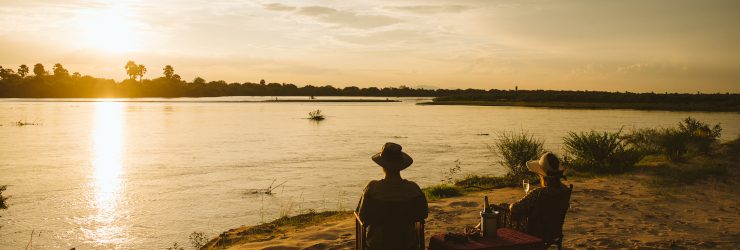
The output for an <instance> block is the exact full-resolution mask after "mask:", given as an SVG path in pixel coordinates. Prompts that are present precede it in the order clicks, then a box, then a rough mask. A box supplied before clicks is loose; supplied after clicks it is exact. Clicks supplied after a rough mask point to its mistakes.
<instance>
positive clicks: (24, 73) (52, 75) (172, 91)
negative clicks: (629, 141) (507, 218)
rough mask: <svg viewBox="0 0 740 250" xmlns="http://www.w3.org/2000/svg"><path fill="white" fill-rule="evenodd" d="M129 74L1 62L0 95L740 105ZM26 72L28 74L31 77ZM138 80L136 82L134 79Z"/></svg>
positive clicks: (642, 96)
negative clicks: (120, 76) (8, 65)
mask: <svg viewBox="0 0 740 250" xmlns="http://www.w3.org/2000/svg"><path fill="white" fill-rule="evenodd" d="M123 69H125V70H126V74H127V75H128V76H129V78H128V79H125V80H123V81H120V82H116V81H114V80H113V79H104V78H95V77H92V76H89V75H85V76H83V75H81V74H80V73H79V72H74V73H71V74H70V73H69V70H67V69H65V68H64V66H62V65H61V64H60V63H57V64H54V66H53V67H52V69H51V71H48V70H46V69H45V67H44V65H42V64H40V63H37V64H35V65H34V66H33V70H32V71H31V69H30V68H29V67H28V66H26V65H25V64H24V65H20V66H19V67H18V69H17V70H14V69H11V68H3V67H2V66H0V97H1V98H135V97H215V96H383V97H400V96H417V97H421V96H428V97H438V98H436V99H435V101H492V102H496V101H510V102H511V101H514V102H592V103H678V104H681V103H696V102H701V103H716V104H718V105H732V106H738V105H740V95H738V94H730V93H725V94H720V93H715V94H699V93H697V94H679V93H665V94H663V93H631V92H624V93H620V92H604V91H568V90H563V91H558V90H499V89H490V90H484V89H471V88H469V89H436V90H433V89H413V88H409V87H406V86H404V85H401V86H399V87H384V88H377V87H368V88H359V87H355V86H349V87H345V88H336V87H333V86H331V85H326V86H313V85H306V86H303V87H298V86H296V85H294V84H290V83H288V84H286V83H276V82H273V83H267V82H266V81H265V80H264V79H263V80H261V81H260V82H258V83H252V82H244V83H238V82H234V83H227V82H226V81H223V80H219V81H210V82H207V81H206V80H205V79H203V78H201V77H196V78H194V79H193V80H192V81H190V82H188V81H185V80H183V79H181V77H180V75H178V74H175V69H174V68H173V67H172V66H171V65H166V66H165V67H164V68H162V75H161V76H160V77H157V78H154V79H144V78H143V77H144V74H146V73H147V68H146V67H145V66H144V65H142V64H136V62H134V61H129V62H127V63H126V65H125V66H124V67H123ZM31 72H32V73H33V75H31ZM137 78H138V80H137Z"/></svg>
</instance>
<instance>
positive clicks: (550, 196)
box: [495, 153, 571, 237]
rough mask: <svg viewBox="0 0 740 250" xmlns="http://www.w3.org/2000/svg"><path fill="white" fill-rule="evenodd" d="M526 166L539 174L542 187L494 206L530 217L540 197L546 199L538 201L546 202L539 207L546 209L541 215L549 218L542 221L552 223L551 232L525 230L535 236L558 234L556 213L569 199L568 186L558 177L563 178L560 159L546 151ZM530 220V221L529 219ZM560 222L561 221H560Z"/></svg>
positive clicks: (562, 211)
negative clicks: (544, 205) (511, 202)
mask: <svg viewBox="0 0 740 250" xmlns="http://www.w3.org/2000/svg"><path fill="white" fill-rule="evenodd" d="M527 168H529V171H532V172H534V173H537V174H538V175H540V181H541V183H542V187H540V188H537V189H534V190H530V191H529V192H528V193H527V195H525V196H524V198H522V199H521V200H519V201H517V202H514V204H511V205H510V206H509V205H508V204H505V203H502V204H498V205H496V206H495V207H496V208H497V209H507V208H508V210H509V211H511V214H512V217H520V216H523V217H528V218H529V217H530V216H532V215H533V213H534V212H535V207H536V205H537V204H538V201H540V200H541V199H546V201H547V202H546V203H539V204H547V205H548V207H545V208H540V209H543V211H547V212H546V213H543V215H545V214H546V215H548V216H550V218H546V219H545V220H546V221H545V222H544V223H548V224H549V223H552V224H553V225H552V226H551V227H548V228H551V229H547V230H548V231H552V232H526V233H529V234H533V235H535V236H537V237H543V236H544V235H542V234H548V235H559V234H560V233H561V232H559V231H560V230H558V229H557V228H558V227H557V225H554V224H557V218H556V217H558V215H557V214H562V213H564V212H565V210H567V207H568V201H569V199H570V192H571V190H570V188H569V187H567V186H565V184H563V183H562V182H561V181H560V178H563V179H565V175H564V171H565V169H563V167H562V166H560V160H558V158H557V157H556V156H555V155H554V154H552V153H546V154H545V155H543V156H542V158H540V160H539V161H529V162H527ZM529 222H532V221H529ZM561 223H562V222H561ZM521 226H524V227H525V228H530V227H529V226H528V225H521ZM521 230H524V228H521Z"/></svg>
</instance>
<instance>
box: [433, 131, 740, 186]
mask: <svg viewBox="0 0 740 250" xmlns="http://www.w3.org/2000/svg"><path fill="white" fill-rule="evenodd" d="M721 131H722V127H721V126H720V124H716V125H714V126H712V127H711V128H710V125H709V124H705V123H703V122H701V121H697V120H696V119H693V118H691V117H687V118H685V119H683V120H682V121H681V122H679V123H678V124H677V126H675V127H661V128H640V129H633V130H632V131H631V132H630V133H629V134H622V130H621V129H620V130H619V131H617V132H597V131H589V132H580V133H576V132H572V131H571V132H569V133H568V136H566V137H564V138H563V146H564V149H565V151H566V153H565V154H564V155H562V156H560V161H561V164H563V166H564V167H565V168H566V175H567V176H568V177H569V178H594V177H605V176H610V175H618V174H623V173H626V172H628V171H631V170H634V169H636V168H637V167H636V166H638V163H640V162H641V161H642V160H643V159H645V158H646V157H647V158H649V159H648V161H649V162H644V163H643V165H645V164H647V165H649V164H651V163H655V162H662V159H666V160H667V161H668V162H673V163H677V162H683V161H685V160H687V159H688V158H692V157H693V158H696V157H697V156H705V155H707V154H709V153H710V152H711V150H712V147H713V146H715V144H716V141H717V139H718V138H719V136H720V135H721ZM730 143H735V144H737V143H738V140H734V141H732V142H730ZM543 145H544V140H543V139H540V138H535V137H534V136H533V134H531V133H530V132H529V131H516V130H515V131H503V132H499V133H498V138H497V140H496V141H495V142H494V143H493V145H489V146H488V148H489V150H490V151H491V152H492V153H493V154H495V155H499V156H501V160H500V161H499V162H498V163H499V164H501V165H503V166H504V167H506V169H507V170H508V173H507V174H506V175H504V176H479V175H475V174H469V175H467V176H465V177H464V178H462V179H460V180H456V181H455V182H454V184H448V183H443V184H439V185H434V186H431V187H427V188H424V189H423V190H424V192H425V193H426V195H427V198H428V199H432V200H433V199H439V198H445V197H453V196H460V195H464V194H465V193H467V192H477V191H481V190H490V189H495V188H502V187H518V186H520V185H521V183H522V181H523V180H529V181H530V182H536V181H538V178H537V176H536V174H533V173H531V172H529V171H528V170H527V168H526V165H525V163H526V162H527V161H530V160H537V159H539V157H540V156H541V155H542V154H543V153H544V152H547V150H546V149H544V148H543ZM651 171H652V173H653V174H654V176H655V177H654V179H655V180H656V181H655V183H657V184H660V183H691V182H693V180H697V179H701V178H703V177H705V176H707V175H718V174H719V175H721V174H722V173H725V172H726V169H725V168H724V167H721V166H715V165H712V164H711V163H707V164H703V165H701V166H695V167H692V168H690V169H679V170H678V171H676V169H674V168H673V167H670V164H658V166H657V167H655V168H652V169H651ZM669 173H670V174H669ZM672 173H676V174H672Z"/></svg>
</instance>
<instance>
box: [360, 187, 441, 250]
mask: <svg viewBox="0 0 740 250" xmlns="http://www.w3.org/2000/svg"><path fill="white" fill-rule="evenodd" d="M365 199H366V201H367V202H368V203H369V205H370V204H371V205H370V206H371V207H372V209H370V210H369V212H370V214H367V215H366V216H365V215H364V216H365V221H364V222H363V221H362V220H361V219H360V215H359V214H358V213H357V211H355V249H357V250H365V249H369V248H368V245H367V241H366V240H367V238H366V237H367V227H368V226H369V225H380V226H382V225H398V224H411V223H413V224H414V227H415V228H416V233H415V236H416V247H414V248H413V249H418V250H424V249H425V248H426V246H425V244H424V223H425V221H424V218H426V216H427V215H426V214H424V215H423V216H421V215H418V214H411V213H412V211H414V210H413V209H411V208H412V205H411V204H412V203H414V202H415V201H414V200H415V199H425V198H424V196H423V195H422V196H421V197H417V198H415V199H412V200H409V201H405V202H392V201H382V200H376V199H373V198H369V197H366V198H365ZM416 204H418V203H416ZM380 214H382V215H383V216H378V215H380Z"/></svg>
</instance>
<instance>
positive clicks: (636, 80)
mask: <svg viewBox="0 0 740 250" xmlns="http://www.w3.org/2000/svg"><path fill="white" fill-rule="evenodd" d="M739 10H740V1H737V0H730V1H720V0H718V1H679V0H675V1H647V0H640V1H593V0H589V1H577V0H576V1H570V0H567V1H566V0H546V1H526V0H525V1H523V0H506V1H496V0H427V1H414V0H396V1H382V0H375V1H367V0H345V1H329V0H327V1H321V0H319V1H248V0H230V1H227V0H215V1H202V0H182V1H175V0H141V1H138V0H123V1H105V0H99V1H95V0H34V1H30V0H2V1H0V24H1V25H0V65H1V66H3V67H5V68H13V69H17V68H18V66H19V65H20V64H26V65H29V66H32V65H33V64H35V63H43V64H44V65H45V66H46V67H47V69H51V67H52V66H53V65H54V63H61V64H62V65H64V67H65V68H67V69H68V70H69V71H70V72H80V73H81V74H83V75H92V76H94V77H104V78H113V79H115V80H117V81H120V80H123V79H125V78H126V72H125V69H124V66H125V64H126V62H127V61H130V60H133V61H135V62H136V63H138V64H144V65H145V66H146V67H147V69H148V73H147V74H146V75H144V78H149V79H153V78H156V77H160V76H162V68H164V66H165V65H168V64H169V65H172V66H173V67H174V69H175V73H177V74H179V75H181V76H182V78H183V79H185V80H188V81H192V79H193V78H195V77H197V76H199V77H203V78H205V79H206V80H207V81H212V80H225V81H227V82H247V81H249V82H259V80H260V79H265V80H266V81H267V82H279V83H293V84H296V85H298V86H303V85H307V84H311V85H319V86H323V85H332V86H335V87H346V86H358V87H370V86H376V87H388V86H394V87H397V86H399V85H406V86H418V85H431V86H437V87H441V88H463V89H465V88H482V89H492V88H496V89H513V88H514V87H515V86H518V87H519V89H556V90H565V89H570V90H604V91H633V92H651V91H655V92H666V91H667V92H688V93H696V92H697V91H701V92H704V93H707V92H722V93H724V92H731V93H740V46H738V44H740V11H739Z"/></svg>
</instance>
